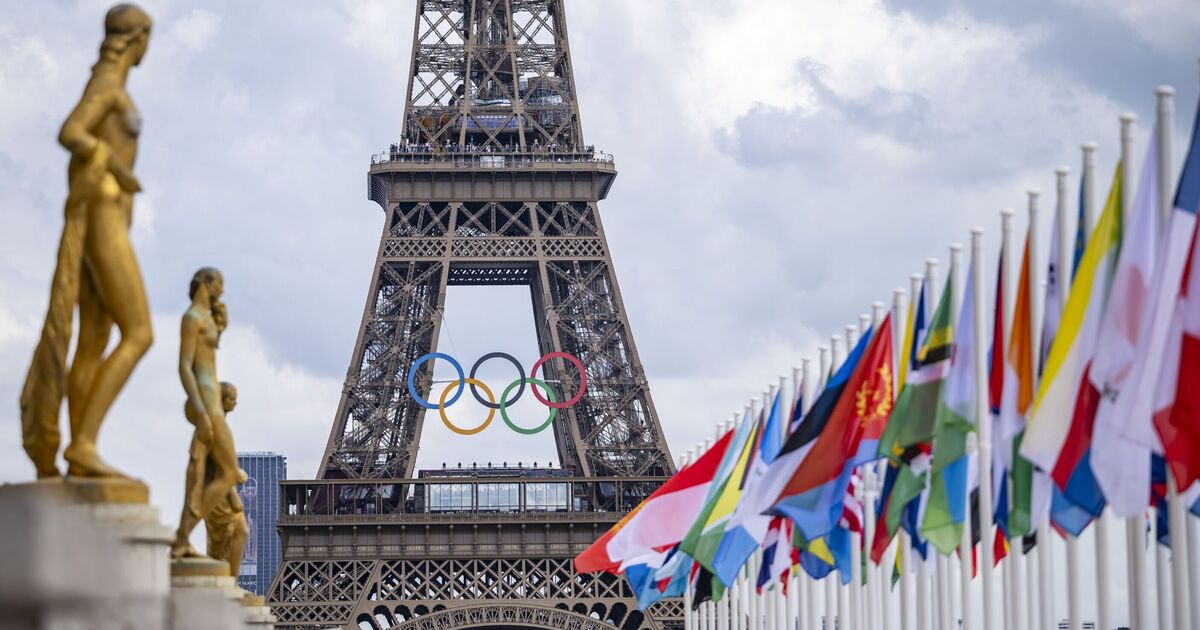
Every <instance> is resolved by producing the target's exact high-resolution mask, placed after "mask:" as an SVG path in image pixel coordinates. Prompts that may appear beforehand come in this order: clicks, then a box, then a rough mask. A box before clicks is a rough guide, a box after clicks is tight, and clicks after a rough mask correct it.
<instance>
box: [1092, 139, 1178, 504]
mask: <svg viewBox="0 0 1200 630" xmlns="http://www.w3.org/2000/svg"><path fill="white" fill-rule="evenodd" d="M1158 169H1159V164H1158V141H1157V134H1155V135H1153V136H1151V141H1150V146H1149V147H1147V150H1146V159H1145V162H1144V166H1143V168H1142V173H1141V177H1140V179H1139V181H1138V188H1137V195H1136V197H1135V198H1134V203H1133V207H1132V208H1129V209H1128V210H1127V216H1126V217H1125V218H1124V220H1125V227H1124V229H1123V231H1124V233H1123V234H1122V236H1121V253H1120V255H1119V256H1118V257H1117V267H1116V270H1115V271H1114V272H1113V279H1112V288H1111V290H1110V291H1109V297H1108V305H1107V307H1106V308H1105V311H1104V319H1103V321H1102V322H1101V323H1100V338H1099V342H1098V343H1097V346H1096V355H1095V357H1093V359H1092V367H1091V369H1090V370H1089V372H1088V374H1089V378H1090V381H1091V386H1092V387H1093V388H1095V389H1096V391H1097V392H1099V393H1100V398H1099V401H1098V403H1097V408H1096V419H1095V428H1094V430H1093V432H1092V453H1091V461H1092V463H1093V466H1092V474H1093V475H1094V476H1095V477H1096V482H1097V483H1098V484H1099V486H1100V489H1101V490H1102V491H1103V493H1104V497H1105V499H1106V500H1107V502H1108V503H1109V504H1110V505H1112V509H1113V513H1114V514H1116V515H1117V516H1118V517H1121V518H1127V517H1130V516H1135V515H1139V514H1141V513H1143V512H1145V510H1146V506H1147V505H1149V504H1150V449H1149V448H1147V447H1146V446H1145V445H1143V444H1140V443H1139V442H1136V441H1134V440H1130V439H1128V438H1126V437H1125V436H1124V435H1123V433H1124V432H1125V431H1126V427H1127V426H1129V425H1132V424H1135V423H1138V424H1142V425H1143V428H1142V429H1141V430H1140V431H1139V430H1138V429H1134V428H1131V429H1130V432H1142V433H1151V434H1152V433H1153V420H1152V419H1151V415H1150V413H1149V409H1148V408H1147V409H1146V410H1145V412H1146V413H1143V414H1138V415H1133V414H1131V413H1130V412H1131V411H1132V409H1131V408H1130V405H1129V403H1130V402H1132V400H1133V396H1131V395H1128V394H1129V393H1130V392H1131V391H1132V390H1131V386H1133V385H1134V384H1135V383H1136V382H1137V380H1136V377H1137V376H1138V375H1137V374H1136V373H1135V370H1138V369H1139V368H1138V366H1137V364H1138V363H1142V367H1141V369H1140V371H1144V365H1145V364H1144V362H1143V361H1144V359H1143V361H1138V360H1137V359H1136V356H1137V355H1139V354H1142V355H1143V356H1145V355H1144V353H1143V352H1142V351H1141V349H1143V348H1144V346H1145V345H1146V343H1147V341H1148V339H1147V337H1148V336H1149V332H1150V327H1149V324H1150V320H1151V313H1150V309H1151V308H1152V304H1151V301H1150V300H1149V299H1148V298H1149V296H1150V292H1151V283H1152V282H1153V280H1154V275H1155V273H1156V269H1155V267H1156V265H1157V262H1158V261H1157V260H1156V255H1157V253H1158V213H1159V194H1158ZM1176 286H1177V285H1176ZM1097 464H1098V465H1097Z"/></svg>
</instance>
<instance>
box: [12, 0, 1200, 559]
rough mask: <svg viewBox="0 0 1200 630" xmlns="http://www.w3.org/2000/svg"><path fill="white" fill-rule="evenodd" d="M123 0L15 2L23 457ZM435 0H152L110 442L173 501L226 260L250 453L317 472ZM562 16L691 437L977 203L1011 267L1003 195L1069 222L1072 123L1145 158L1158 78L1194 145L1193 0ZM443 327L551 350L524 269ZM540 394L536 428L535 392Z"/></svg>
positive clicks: (583, 3)
mask: <svg viewBox="0 0 1200 630" xmlns="http://www.w3.org/2000/svg"><path fill="white" fill-rule="evenodd" d="M108 4H109V3H108V2H104V1H96V0H82V1H79V2H67V1H48V2H37V3H29V2H19V1H17V0H0V9H2V10H0V238H2V242H3V245H2V247H0V357H2V358H3V361H0V401H7V402H5V403H4V404H0V426H5V427H8V428H7V429H6V430H3V431H0V480H6V481H22V480H26V479H29V478H30V477H31V476H32V472H33V471H32V468H31V466H30V465H29V464H28V461H27V460H26V459H25V457H24V455H23V453H22V451H21V449H20V438H19V428H18V427H19V419H18V413H17V398H18V394H19V389H20V386H21V383H22V380H23V378H24V373H25V370H26V368H27V366H28V358H29V356H30V353H31V351H32V348H33V345H34V342H35V340H36V336H37V333H38V330H39V328H40V326H41V321H42V317H43V314H44V311H45V308H46V301H47V286H48V284H49V280H50V275H51V270H52V265H53V261H54V256H55V254H54V249H55V247H56V244H57V241H58V238H59V234H60V231H61V226H62V218H61V217H62V202H63V200H64V198H65V179H66V178H65V171H66V162H67V155H66V153H65V151H64V150H62V149H61V148H60V147H59V146H58V145H57V144H56V141H55V138H56V135H57V131H58V128H59V125H60V124H61V123H62V120H63V118H64V117H65V115H66V114H67V112H68V111H69V110H70V108H71V107H72V106H73V105H74V103H75V102H76V100H77V99H78V96H79V93H80V91H81V89H82V87H83V85H84V82H85V81H86V78H87V76H88V70H89V68H90V66H91V64H92V63H94V61H95V59H96V52H97V49H98V46H99V43H100V39H101V33H102V29H101V25H102V19H103V14H104V11H105V10H106V9H107V6H108ZM412 4H413V3H412V0H345V1H342V2H333V1H329V2H296V1H287V2H285V1H282V0H280V1H273V2H266V1H262V2H240V1H236V0H219V1H214V0H207V1H204V2H199V1H195V2H187V1H184V0H146V1H145V2H143V6H145V7H146V8H147V10H148V11H149V12H150V13H151V15H152V16H153V17H154V19H155V28H154V35H153V40H152V42H151V46H150V51H149V53H148V55H147V57H146V60H145V62H144V64H143V66H142V67H140V68H137V69H135V70H134V72H133V73H132V74H131V76H130V81H129V90H130V93H131V94H132V96H133V98H134V100H135V102H136V103H137V105H138V107H139V108H140V109H141V112H142V114H143V116H144V118H145V126H144V131H143V134H142V140H141V153H140V156H139V159H138V164H137V169H136V170H137V172H138V175H139V177H140V178H141V180H142V182H143V186H144V187H145V193H144V194H142V195H140V196H139V197H138V198H137V201H136V207H135V210H134V214H135V216H134V224H133V239H134V242H135V247H136V249H137V253H138V256H139V259H140V261H141V265H142V271H143V273H144V275H145V278H146V283H147V290H148V292H149V296H150V302H151V306H152V309H153V313H154V319H155V344H154V347H153V348H152V349H151V351H150V353H149V354H148V355H147V357H146V358H145V360H144V361H143V362H142V364H141V365H140V367H139V368H138V370H137V371H136V372H135V374H134V376H133V378H132V380H131V381H130V383H129V386H128V387H127V388H126V390H125V392H124V393H123V394H122V396H121V397H120V399H119V400H118V402H117V404H116V406H115V407H114V409H113V411H112V413H110V414H109V417H108V420H107V422H106V424H105V427H104V432H103V434H102V436H101V442H100V447H101V451H102V453H103V454H104V455H105V457H106V458H108V459H109V460H110V461H111V462H113V463H115V464H116V465H117V466H118V467H120V468H122V469H124V470H127V471H129V472H130V473H131V474H134V475H137V476H139V477H141V478H143V479H145V480H146V481H147V482H148V483H150V485H151V486H152V493H153V500H154V501H155V503H156V504H158V505H159V506H160V507H161V508H162V509H163V511H164V519H165V520H168V521H173V520H174V519H175V518H177V514H178V510H179V506H180V496H181V490H182V488H181V486H182V479H183V472H184V465H185V456H186V448H187V442H188V439H189V437H190V434H191V430H190V426H189V425H188V424H187V423H186V421H185V420H184V418H183V416H182V413H181V406H182V403H183V399H184V396H183V392H182V389H181V387H180V386H179V384H178V380H177V375H176V370H175V360H176V353H177V350H178V332H177V331H178V318H179V316H180V315H181V314H182V312H183V311H184V310H185V309H186V308H187V305H188V300H187V283H188V280H189V279H190V277H191V274H192V272H193V271H194V270H195V269H196V268H198V267H200V266H203V265H214V266H217V267H219V268H220V269H222V270H223V271H224V272H225V275H226V287H227V295H226V301H227V302H228V304H229V309H230V317H231V326H230V328H229V330H228V332H227V333H226V334H225V337H224V338H223V340H222V344H221V350H220V356H219V364H220V375H221V377H222V378H223V379H224V380H230V381H233V382H235V383H236V384H237V385H238V386H239V388H240V390H241V398H242V400H241V403H242V405H241V407H240V408H239V409H238V410H237V411H236V412H235V413H234V414H233V415H232V416H231V422H232V424H233V426H234V432H235V435H236V439H237V445H238V448H239V450H271V451H276V452H281V453H283V454H285V455H286V456H287V457H288V461H289V474H290V476H291V477H292V478H304V477H310V476H312V475H314V474H315V473H316V469H317V466H318V462H319V459H320V456H321V453H322V451H323V449H324V446H325V443H326V440H327V438H328V434H329V428H330V424H331V422H332V420H333V414H334V411H335V408H336V405H337V400H338V396H339V393H340V390H341V387H342V381H343V378H344V376H345V372H346V366H347V364H348V361H349V357H350V353H351V351H352V349H353V345H354V341H355V335H356V333H357V330H358V323H359V319H360V316H361V314H362V309H363V303H364V299H365V297H366V293H367V290H368V286H367V285H368V283H369V281H370V277H371V270H372V269H371V268H372V265H373V264H374V257H375V253H376V247H377V245H378V239H379V235H380V230H381V227H382V218H383V215H382V213H381V211H380V210H379V208H378V206H376V205H375V204H374V203H372V202H370V201H368V200H367V199H366V177H365V173H366V170H367V166H368V158H369V156H370V154H372V153H374V152H377V151H379V150H382V149H383V148H385V147H386V146H387V145H388V144H389V143H390V142H392V141H394V140H396V139H397V138H398V134H399V127H400V121H401V117H402V111H403V96H404V92H405V85H406V81H407V76H406V73H407V71H408V55H409V51H410V46H411V33H412V19H413V7H412ZM568 9H569V12H570V28H571V32H570V35H571V43H572V46H573V50H572V58H573V62H574V66H575V72H576V81H577V85H578V88H579V100H580V106H581V109H582V118H583V125H584V134H585V137H586V140H587V142H588V143H590V144H595V145H597V146H598V147H599V148H601V149H603V150H605V151H609V152H611V153H613V154H615V155H616V158H617V166H618V168H619V170H620V176H619V177H618V179H617V181H616V184H615V186H614V187H613V189H612V193H611V195H610V196H609V198H608V200H607V201H605V202H604V203H603V204H602V206H601V208H602V215H603V221H604V224H605V229H606V231H607V233H608V237H609V239H610V245H611V250H612V254H613V257H614V260H615V267H616V272H617V276H618V279H619V281H620V283H621V291H622V294H623V296H624V299H625V306H626V308H627V309H628V313H629V319H630V322H631V324H632V326H633V331H634V333H635V336H636V339H637V344H638V348H639V351H640V353H641V356H642V359H643V361H644V363H645V368H646V372H647V375H648V377H649V381H650V384H651V389H652V392H653V395H654V401H655V404H656V407H657V409H658V412H659V414H660V419H661V422H662V425H663V428H664V430H665V432H666V436H667V440H668V442H669V443H670V445H671V447H672V449H673V451H674V452H675V453H676V454H677V455H678V454H682V453H684V452H686V451H687V449H688V448H690V447H692V446H693V445H695V444H696V442H697V441H698V440H701V439H703V438H704V437H705V436H707V435H708V434H710V433H711V431H712V427H713V425H714V424H715V423H716V422H720V421H723V420H724V419H726V418H728V417H729V416H730V414H731V412H733V411H734V410H735V409H740V408H741V407H742V405H743V404H745V402H746V401H747V399H749V398H750V397H752V396H755V395H758V394H759V393H760V392H761V391H762V389H763V387H764V386H765V385H766V384H767V383H768V382H772V381H773V380H774V379H775V378H776V377H777V376H778V375H780V374H785V373H788V374H790V372H791V367H792V366H794V365H798V364H799V361H800V358H801V357H802V356H814V357H815V356H816V347H817V346H818V345H819V344H821V343H824V342H825V341H824V340H826V339H827V338H828V336H829V335H830V334H833V333H839V332H842V331H843V329H844V326H845V325H846V324H848V323H856V322H857V321H858V316H859V314H860V313H865V312H868V311H869V307H870V304H871V302H873V301H877V300H879V301H889V302H890V299H891V292H892V289H893V288H895V287H904V286H907V284H908V280H907V278H908V275H909V274H910V273H911V272H914V271H919V270H920V269H921V268H922V265H923V261H924V260H925V259H926V258H929V257H936V258H941V259H943V260H944V259H945V258H946V246H947V245H948V244H949V243H951V242H952V241H966V239H967V238H968V232H967V231H968V229H969V228H970V227H971V226H974V225H980V226H983V227H985V228H987V230H988V236H987V238H988V241H987V244H986V247H987V248H988V249H989V255H988V259H987V260H988V262H987V264H988V269H989V271H988V272H987V277H989V278H990V277H992V273H993V271H994V265H995V262H994V253H995V251H996V250H995V248H996V245H997V240H996V239H997V235H998V224H999V219H998V216H997V211H998V210H999V209H1000V208H1003V207H1014V208H1023V206H1024V203H1025V201H1024V200H1025V195H1024V192H1025V191H1026V190H1027V189H1031V188H1035V189H1041V190H1042V191H1044V193H1045V194H1044V197H1045V200H1044V203H1043V208H1044V209H1045V212H1043V217H1042V218H1043V224H1042V234H1043V235H1047V234H1048V233H1049V230H1048V228H1049V219H1050V217H1049V209H1050V208H1051V207H1052V203H1053V199H1052V192H1053V169H1054V168H1055V167H1056V166H1059V165H1066V166H1070V167H1071V168H1072V172H1073V174H1072V181H1071V188H1072V194H1074V190H1075V187H1076V186H1077V180H1076V179H1075V177H1076V176H1077V174H1078V171H1079V167H1078V163H1079V145H1080V143H1081V142H1084V141H1088V140H1095V141H1097V142H1099V144H1100V152H1099V161H1100V165H1101V167H1100V171H1101V177H1100V178H1099V180H1101V182H1100V185H1099V186H1098V188H1104V187H1106V186H1107V183H1108V182H1107V179H1108V175H1109V173H1110V172H1111V169H1112V166H1113V163H1114V161H1115V157H1116V151H1117V115H1118V114H1119V113H1120V112H1122V111H1126V110H1130V111H1133V112H1136V113H1137V114H1138V115H1139V125H1138V129H1137V135H1136V139H1135V151H1136V152H1137V153H1138V156H1139V157H1138V162H1139V163H1140V154H1141V151H1143V150H1144V148H1145V146H1146V138H1147V134H1148V133H1149V129H1150V126H1151V124H1152V117H1153V111H1154V109H1153V108H1154V98H1153V90H1154V87H1155V86H1157V85H1159V84H1172V85H1174V86H1176V88H1177V91H1178V100H1177V115H1176V127H1175V137H1176V147H1177V150H1176V154H1177V155H1176V162H1178V161H1179V155H1178V154H1180V153H1181V152H1182V150H1183V149H1182V148H1183V146H1184V142H1185V139H1186V138H1185V135H1184V133H1185V131H1186V128H1187V127H1188V126H1189V125H1190V120H1191V117H1192V114H1193V111H1194V107H1195V103H1196V95H1197V82H1198V81H1197V76H1198V70H1197V65H1196V62H1195V57H1196V54H1197V52H1198V50H1197V49H1196V48H1195V44H1194V42H1195V33H1196V32H1198V31H1200V5H1198V4H1197V3H1195V2H1194V0H1150V1H1142V2H1128V1H1119V0H1019V1H1012V2H1005V3H991V2H982V1H981V2H972V3H966V2H958V1H955V0H913V1H896V2H892V1H883V2H881V1H880V0H844V1H841V2H819V1H817V0H708V1H706V2H695V1H687V0H653V1H648V0H572V1H570V2H568ZM1103 192H1104V191H1103V190H1098V194H1102V193H1103ZM1024 225H1025V219H1024V215H1023V213H1021V214H1018V221H1017V229H1018V231H1020V230H1023V229H1024ZM1042 247H1043V249H1044V248H1045V240H1044V239H1043V244H1042ZM1044 256H1045V254H1043V260H1044ZM989 295H990V291H989ZM443 330H444V331H446V334H445V335H444V336H443V339H442V342H441V345H440V348H439V349H441V350H443V351H450V352H452V353H453V354H455V355H456V356H458V357H459V358H460V359H461V360H462V361H464V362H468V361H469V362H473V361H474V359H475V357H478V356H480V355H482V354H485V353H487V352H491V351H494V350H505V351H508V352H511V353H513V354H516V355H517V356H518V357H520V358H521V359H522V360H523V361H525V362H526V364H529V363H530V362H532V361H533V360H534V358H536V347H535V342H534V336H533V331H532V312H531V309H530V305H529V294H528V290H527V289H525V288H521V287H504V288H466V287H459V288H452V289H451V291H450V294H449V298H448V301H447V312H446V324H445V327H444V328H443ZM503 367H504V366H502V365H497V366H496V370H495V374H494V378H492V379H491V380H497V381H499V380H501V379H504V378H507V375H508V374H507V371H505V370H504V369H503ZM488 376H492V375H488ZM460 407H461V408H465V407H467V406H466V405H462V406H460ZM521 409H522V413H528V414H529V417H528V419H527V422H529V423H532V422H533V421H534V420H536V419H537V418H535V416H536V415H537V414H540V413H544V410H542V409H541V407H540V406H537V405H530V406H528V407H521ZM476 412H477V410H476ZM472 413H475V412H472V411H471V410H469V409H467V410H464V411H456V414H455V416H456V417H457V418H460V419H461V421H463V422H471V421H474V420H477V419H478V418H473V417H471V414H472ZM64 422H65V421H64ZM553 457H554V450H553V443H552V439H551V438H550V437H549V433H546V434H544V435H541V436H537V437H533V438H520V439H517V438H514V437H513V436H511V435H510V434H508V433H506V432H504V431H502V430H501V429H500V427H498V426H497V427H493V428H492V429H490V430H489V431H488V432H486V433H485V434H483V435H481V436H479V437H477V438H474V439H470V438H458V437H455V436H452V435H451V434H449V433H448V432H447V431H445V430H444V429H443V428H441V427H440V425H439V424H438V423H437V421H436V420H435V419H434V420H432V421H431V422H429V423H427V424H426V428H425V433H424V441H423V444H422V451H421V455H420V460H419V465H421V466H426V467H429V466H438V465H440V464H441V463H442V462H444V461H448V462H451V463H452V464H454V463H457V462H459V461H462V462H469V461H479V462H485V461H494V462H495V461H500V460H507V461H509V462H512V461H516V460H521V461H524V462H526V463H528V462H530V461H539V462H545V461H548V460H549V459H551V458H553ZM1119 566H1120V564H1119V565H1118V568H1117V570H1116V573H1115V575H1122V574H1123V573H1122V571H1121V570H1120V569H1119Z"/></svg>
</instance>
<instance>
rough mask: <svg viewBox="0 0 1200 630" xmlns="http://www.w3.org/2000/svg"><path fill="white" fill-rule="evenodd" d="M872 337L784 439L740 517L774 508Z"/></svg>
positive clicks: (856, 350)
mask: <svg viewBox="0 0 1200 630" xmlns="http://www.w3.org/2000/svg"><path fill="white" fill-rule="evenodd" d="M868 338H869V337H868V336H866V335H864V336H863V338H862V339H860V340H859V342H858V344H856V345H855V347H854V349H853V350H852V351H851V352H850V356H848V357H846V360H845V362H843V363H842V365H841V366H840V367H838V369H837V372H835V373H834V374H833V375H832V376H830V377H829V379H828V380H827V381H826V383H825V386H824V389H823V391H822V392H821V395H820V396H818V397H817V400H816V401H815V402H814V403H813V406H812V408H811V409H809V410H808V413H807V414H805V415H804V419H803V420H802V421H801V423H800V425H799V426H798V427H797V428H796V430H795V431H793V432H792V433H791V434H790V435H788V437H787V439H786V440H784V443H783V447H782V448H781V449H779V453H778V455H776V457H775V459H774V460H772V461H771V463H770V465H769V466H767V469H766V470H765V471H763V474H762V477H761V478H759V479H758V481H757V483H755V485H754V488H752V489H751V490H750V491H749V492H747V493H746V494H745V495H744V496H742V499H741V503H740V504H739V505H738V510H737V514H738V516H737V517H738V518H742V517H743V516H744V515H747V514H750V515H757V514H762V513H764V512H766V511H767V510H769V509H771V507H772V506H773V505H774V504H775V501H776V499H777V498H778V496H779V493H780V491H782V490H783V488H784V486H786V485H787V483H788V481H789V480H790V479H791V478H792V475H793V474H794V473H795V472H796V470H797V469H798V468H799V467H800V464H801V462H803V461H804V460H805V458H806V457H807V456H808V454H809V452H810V451H811V450H812V448H813V446H814V445H815V444H816V442H817V438H819V437H820V436H821V434H822V432H824V430H825V427H826V425H827V424H828V422H829V418H830V416H831V414H832V413H833V411H834V409H835V408H836V407H837V405H838V401H839V400H841V398H842V394H843V392H844V391H845V389H846V383H847V382H848V381H849V380H850V377H851V375H852V374H853V373H854V371H855V369H856V368H857V367H858V363H859V361H860V360H861V359H862V355H863V352H864V351H865V349H866V345H867V342H868Z"/></svg>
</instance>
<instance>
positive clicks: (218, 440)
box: [200, 391, 238, 514]
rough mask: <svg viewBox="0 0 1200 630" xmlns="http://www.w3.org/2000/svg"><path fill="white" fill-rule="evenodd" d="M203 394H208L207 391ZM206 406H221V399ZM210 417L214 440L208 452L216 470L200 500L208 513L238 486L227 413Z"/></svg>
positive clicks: (203, 510) (235, 453)
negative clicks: (226, 417)
mask: <svg viewBox="0 0 1200 630" xmlns="http://www.w3.org/2000/svg"><path fill="white" fill-rule="evenodd" d="M202 395H206V396H207V395H208V393H207V391H206V392H204V393H203V394H202ZM204 406H205V407H206V408H208V409H220V408H221V407H220V401H216V404H215V405H213V404H211V403H210V402H209V401H208V400H205V401H204ZM208 419H209V421H210V422H211V423H212V442H210V443H209V451H208V452H209V457H211V458H212V463H213V468H214V470H213V471H212V472H213V476H212V480H211V481H209V482H208V483H207V484H205V485H204V494H203V496H202V498H201V501H200V513H201V514H208V513H209V512H210V511H211V510H213V509H214V508H216V507H217V504H219V503H220V502H222V501H225V500H226V496H227V495H228V493H229V491H230V489H232V488H234V487H235V486H237V471H238V465H237V452H236V451H235V450H234V446H233V433H231V432H230V431H229V424H228V423H226V422H225V414H224V413H210V414H209V415H208Z"/></svg>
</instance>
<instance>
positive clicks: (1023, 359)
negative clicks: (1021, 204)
mask: <svg viewBox="0 0 1200 630" xmlns="http://www.w3.org/2000/svg"><path fill="white" fill-rule="evenodd" d="M1031 247H1032V242H1031V241H1030V232H1029V231H1027V232H1026V234H1025V246H1024V247H1023V248H1022V254H1021V267H1020V269H1021V271H1020V275H1018V276H1017V287H1016V288H1017V292H1016V299H1015V301H1014V303H1013V315H1012V330H1011V331H1010V333H1009V339H1008V352H1007V353H1005V357H1004V378H1003V389H1002V391H1001V395H1000V409H999V417H998V422H997V424H996V430H995V431H994V432H993V434H992V440H993V443H994V444H995V452H996V454H997V455H998V456H999V457H1000V458H1001V461H1002V464H1003V467H1004V469H1005V470H1006V471H1007V475H1005V477H1004V478H1005V480H1006V482H1007V485H1008V487H1006V488H1002V489H1001V492H997V497H1000V496H1001V495H1007V496H1006V500H1007V501H1008V505H1006V506H1005V507H1006V513H1005V514H1004V518H1003V519H1002V520H1003V521H1004V523H1005V526H1004V529H1005V534H1006V535H1007V536H1008V537H1009V538H1020V537H1024V536H1028V535H1029V534H1031V533H1032V532H1033V531H1034V530H1035V529H1036V528H1037V523H1040V522H1041V520H1042V517H1043V516H1044V515H1045V512H1046V508H1047V507H1048V506H1049V503H1050V491H1051V485H1052V484H1051V482H1050V478H1049V477H1048V476H1047V475H1046V474H1045V473H1043V472H1041V471H1038V470H1035V469H1034V467H1033V465H1032V464H1031V463H1030V462H1029V461H1028V460H1026V459H1025V458H1024V457H1021V455H1020V453H1019V452H1018V451H1019V447H1020V444H1021V441H1022V439H1023V437H1024V431H1025V424H1026V417H1027V415H1028V413H1029V406H1030V404H1031V403H1032V402H1033V389H1034V383H1035V382H1036V375H1035V374H1034V371H1033V274H1032V269H1031V268H1030V248H1031ZM1000 520H1001V519H997V521H998V522H999V521H1000Z"/></svg>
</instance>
